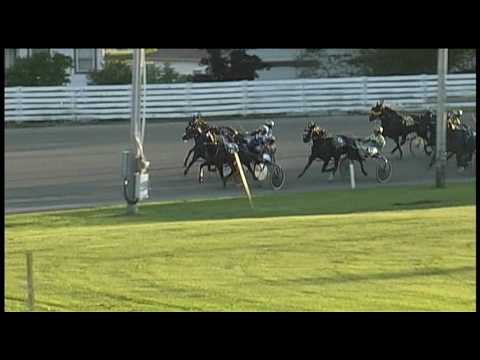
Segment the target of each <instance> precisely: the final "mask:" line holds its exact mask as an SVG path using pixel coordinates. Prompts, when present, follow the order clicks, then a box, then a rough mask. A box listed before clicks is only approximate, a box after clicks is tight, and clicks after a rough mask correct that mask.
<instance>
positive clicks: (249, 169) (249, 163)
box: [247, 162, 258, 181]
mask: <svg viewBox="0 0 480 360" xmlns="http://www.w3.org/2000/svg"><path fill="white" fill-rule="evenodd" d="M250 165H251V162H247V169H248V171H249V172H250V174H252V177H253V180H255V181H258V178H257V177H256V176H255V171H253V169H252V167H251V166H250Z"/></svg>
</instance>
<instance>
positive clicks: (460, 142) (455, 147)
mask: <svg viewBox="0 0 480 360" xmlns="http://www.w3.org/2000/svg"><path fill="white" fill-rule="evenodd" d="M452 116H454V115H453V114H449V119H448V121H447V124H448V125H447V153H448V157H447V160H448V159H450V158H451V157H452V156H453V155H455V156H456V159H457V167H459V168H461V167H463V168H465V167H466V166H468V164H469V163H470V162H471V161H472V157H473V153H474V152H475V151H476V132H475V130H473V129H472V128H471V127H469V126H467V125H466V124H460V126H454V125H453V121H452V120H453V118H452ZM436 130H437V117H436V115H435V114H433V113H432V112H430V111H428V112H426V113H425V114H424V115H423V116H421V117H420V119H419V121H418V122H416V124H415V132H416V133H417V135H418V136H419V137H421V138H422V139H423V140H424V150H425V153H426V154H427V155H432V153H433V156H432V158H431V161H430V163H429V167H432V166H433V164H434V163H435V159H436V155H435V153H434V151H433V150H434V149H435V143H436V137H437V136H436ZM428 148H430V149H431V150H429V149H428Z"/></svg>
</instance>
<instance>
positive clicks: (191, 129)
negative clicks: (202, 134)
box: [182, 121, 198, 141]
mask: <svg viewBox="0 0 480 360" xmlns="http://www.w3.org/2000/svg"><path fill="white" fill-rule="evenodd" d="M197 132H198V128H197V127H196V126H195V125H193V124H192V122H191V121H190V122H189V123H188V125H187V127H186V128H185V133H184V134H183V136H182V140H183V141H188V140H190V139H193V138H194V137H195V136H196V134H197Z"/></svg>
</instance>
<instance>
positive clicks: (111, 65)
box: [89, 58, 189, 85]
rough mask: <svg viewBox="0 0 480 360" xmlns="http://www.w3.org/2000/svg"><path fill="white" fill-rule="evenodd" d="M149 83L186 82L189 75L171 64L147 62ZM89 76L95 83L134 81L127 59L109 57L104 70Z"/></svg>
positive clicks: (113, 83)
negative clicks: (180, 72) (158, 64)
mask: <svg viewBox="0 0 480 360" xmlns="http://www.w3.org/2000/svg"><path fill="white" fill-rule="evenodd" d="M146 70H147V84H163V83H177V82H186V81H188V80H189V77H188V76H185V75H181V74H179V73H178V72H176V71H175V69H174V68H173V67H172V66H171V65H170V64H169V63H165V64H164V65H163V67H161V66H160V67H157V66H155V64H147V66H146ZM89 78H90V79H91V81H92V83H93V84H95V85H117V84H131V83H132V68H131V66H130V65H128V64H127V63H126V62H125V61H121V60H113V59H112V58H109V59H108V60H106V61H105V66H104V67H103V69H102V70H97V71H94V72H92V73H90V75H89Z"/></svg>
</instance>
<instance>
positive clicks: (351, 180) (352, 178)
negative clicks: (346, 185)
mask: <svg viewBox="0 0 480 360" xmlns="http://www.w3.org/2000/svg"><path fill="white" fill-rule="evenodd" d="M348 167H349V168H350V186H351V188H352V190H353V189H355V169H354V167H353V162H352V161H351V160H349V162H348Z"/></svg>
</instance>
